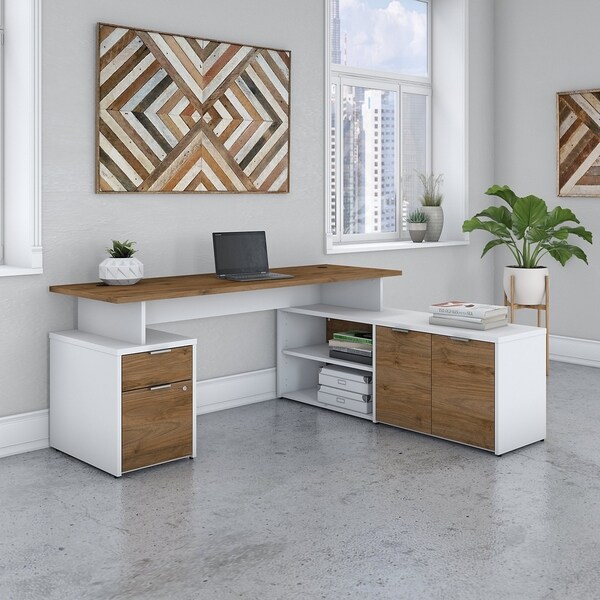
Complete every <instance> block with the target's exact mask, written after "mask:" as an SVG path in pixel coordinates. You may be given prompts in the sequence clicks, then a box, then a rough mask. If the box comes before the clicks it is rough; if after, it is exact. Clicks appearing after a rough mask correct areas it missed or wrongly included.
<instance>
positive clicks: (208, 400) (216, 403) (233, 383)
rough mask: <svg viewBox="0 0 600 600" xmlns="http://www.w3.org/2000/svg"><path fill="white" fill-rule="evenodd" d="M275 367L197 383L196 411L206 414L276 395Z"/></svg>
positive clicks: (260, 400) (268, 398)
mask: <svg viewBox="0 0 600 600" xmlns="http://www.w3.org/2000/svg"><path fill="white" fill-rule="evenodd" d="M275 389H276V370H275V368H274V367H273V368H271V369H261V370H260V371H250V372H248V373H239V374H237V375H229V376H227V377H217V378H215V379H205V380H203V381H198V382H196V413H197V414H199V415H203V414H206V413H210V412H215V411H217V410H225V409H226V408H235V407H236V406H244V405H246V404H254V403H255V402H263V401H264V400H271V399H273V398H275V394H276V392H275Z"/></svg>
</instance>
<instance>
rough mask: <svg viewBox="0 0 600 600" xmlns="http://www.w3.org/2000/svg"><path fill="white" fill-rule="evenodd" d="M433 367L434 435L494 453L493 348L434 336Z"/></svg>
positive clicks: (432, 424)
mask: <svg viewBox="0 0 600 600" xmlns="http://www.w3.org/2000/svg"><path fill="white" fill-rule="evenodd" d="M431 364H432V389H431V401H432V413H431V414H432V418H431V419H432V420H431V433H433V435H437V436H440V437H443V438H447V439H450V440H456V441H457V442H463V443H465V444H470V445H472V446H478V447H480V448H486V449H488V450H494V447H495V419H494V415H495V346H494V344H493V343H490V342H480V341H477V340H467V339H461V338H453V337H447V336H442V335H433V336H432V343H431Z"/></svg>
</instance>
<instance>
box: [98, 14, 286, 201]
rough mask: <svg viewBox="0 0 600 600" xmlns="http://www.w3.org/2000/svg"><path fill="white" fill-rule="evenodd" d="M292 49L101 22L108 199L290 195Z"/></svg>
mask: <svg viewBox="0 0 600 600" xmlns="http://www.w3.org/2000/svg"><path fill="white" fill-rule="evenodd" d="M289 95H290V52H288V51H285V50H273V49H268V48H256V47H252V46H245V45H239V44H230V43H227V42H216V41H213V40H203V39H197V38H193V37H186V36H181V35H171V34H165V33H157V32H154V31H147V30H143V29H129V28H126V27H120V26H117V25H107V24H104V23H100V24H99V25H98V87H97V131H96V137H97V144H96V151H97V157H96V158H97V160H96V162H97V174H96V175H97V176H96V191H98V192H142V193H153V192H162V193H177V192H183V193H195V192H200V193H202V192H204V193H207V192H208V193H215V192H242V193H248V192H255V193H256V192H258V193H277V192H288V191H289Z"/></svg>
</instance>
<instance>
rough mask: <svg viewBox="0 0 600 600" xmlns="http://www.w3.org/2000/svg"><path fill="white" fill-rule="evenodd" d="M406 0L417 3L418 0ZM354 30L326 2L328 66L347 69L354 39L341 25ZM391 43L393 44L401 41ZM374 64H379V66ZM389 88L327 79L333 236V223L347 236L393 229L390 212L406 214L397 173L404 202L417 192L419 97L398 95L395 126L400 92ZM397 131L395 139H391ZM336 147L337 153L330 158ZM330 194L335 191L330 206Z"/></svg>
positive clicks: (421, 167) (422, 125)
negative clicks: (404, 186) (328, 12)
mask: <svg viewBox="0 0 600 600" xmlns="http://www.w3.org/2000/svg"><path fill="white" fill-rule="evenodd" d="M344 1H345V0H342V5H344ZM405 1H406V0H405ZM407 1H408V2H409V3H411V2H412V3H413V4H415V3H417V4H424V3H422V2H419V0H407ZM371 3H375V4H379V5H381V4H382V2H381V0H371ZM346 4H347V2H346ZM392 4H398V2H395V3H392V2H390V3H389V5H388V8H389V7H391V6H392ZM354 5H356V3H354ZM377 10H380V9H376V10H375V9H374V10H372V11H371V12H372V13H373V14H375V13H376V12H377ZM355 27H356V24H355V23H354V24H348V23H346V21H345V19H344V14H343V13H342V15H340V0H331V62H332V64H333V65H342V66H348V65H347V61H348V57H349V55H350V56H351V55H352V54H353V52H351V51H349V48H350V47H352V46H353V44H354V38H353V37H352V36H351V37H350V39H349V32H348V30H353V29H354V28H355ZM413 34H414V35H417V34H416V33H414V32H413ZM389 41H390V40H384V42H389ZM395 43H397V44H398V43H400V44H401V43H402V40H396V42H395ZM354 54H356V53H355V52H354ZM383 54H385V53H383ZM386 60H387V59H386ZM425 60H426V53H425ZM419 61H421V62H422V59H421V58H419V59H418V60H417V61H416V62H415V65H416V67H415V68H417V69H420V68H421V66H420V62H419ZM349 66H351V67H354V66H356V65H352V64H351V65H349ZM380 68H381V69H385V68H386V67H385V65H383V64H382V65H381V66H380ZM389 88H390V86H389V85H381V86H380V87H378V86H377V82H374V83H373V85H372V86H369V87H365V86H363V85H346V84H344V83H342V82H341V81H340V82H339V83H338V82H337V80H335V82H334V83H333V84H332V88H331V136H330V144H331V146H330V160H331V175H330V218H331V232H332V233H333V234H336V233H338V228H341V232H342V233H343V234H349V235H354V234H377V233H394V232H396V230H397V228H398V227H399V219H398V216H399V215H398V211H402V212H404V213H405V212H406V202H399V200H400V172H402V177H403V179H406V183H407V189H406V190H403V196H406V195H408V196H409V197H410V199H412V198H413V197H415V195H416V194H418V189H417V187H416V186H417V182H418V180H417V177H416V172H417V171H418V172H423V171H425V167H426V164H425V163H426V161H425V156H426V154H425V153H426V135H425V132H426V108H427V106H426V97H425V96H423V95H418V94H417V95H416V94H410V93H402V98H401V99H402V102H403V109H404V110H403V113H402V123H399V122H398V120H399V119H400V114H399V106H400V98H399V93H400V90H399V88H398V91H395V90H394V89H389ZM340 109H341V113H340V114H338V112H339V111H340ZM338 128H339V131H338ZM405 128H406V131H405ZM400 131H402V136H401V139H398V138H399V132H400ZM338 144H339V146H340V147H338ZM340 152H341V153H342V155H341V156H338V154H339V153H340ZM401 155H402V157H403V160H402V165H400V160H399V158H400V156H401ZM338 161H339V164H337V163H338ZM338 177H339V181H338ZM405 191H406V194H405ZM337 194H340V196H341V198H340V200H341V202H340V206H339V209H338V210H336V206H337V200H338V198H337ZM404 199H405V200H406V198H404Z"/></svg>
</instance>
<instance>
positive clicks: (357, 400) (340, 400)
mask: <svg viewBox="0 0 600 600" xmlns="http://www.w3.org/2000/svg"><path fill="white" fill-rule="evenodd" d="M366 398H368V401H367V400H366ZM317 399H318V400H319V402H322V403H323V404H327V405H329V406H337V407H338V408H345V409H347V410H352V411H354V412H357V413H362V414H365V415H368V414H370V413H372V412H373V401H372V400H371V395H367V394H357V393H355V392H348V391H346V390H338V389H336V388H330V387H327V386H325V385H322V386H319V391H318V393H317Z"/></svg>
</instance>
